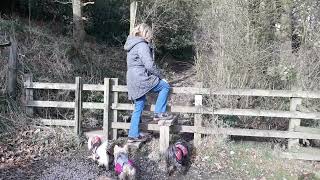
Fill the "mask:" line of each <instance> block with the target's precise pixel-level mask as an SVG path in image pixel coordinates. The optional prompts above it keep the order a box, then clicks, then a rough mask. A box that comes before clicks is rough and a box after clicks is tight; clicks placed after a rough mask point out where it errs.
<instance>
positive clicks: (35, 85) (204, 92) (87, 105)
mask: <svg viewBox="0 0 320 180" xmlns="http://www.w3.org/2000/svg"><path fill="white" fill-rule="evenodd" d="M26 77H27V78H26V81H25V83H24V87H25V89H26V108H27V111H28V112H29V114H31V115H32V113H33V109H32V108H34V107H51V108H70V109H75V120H61V119H59V120H50V119H42V122H43V123H44V124H45V125H57V126H74V127H75V132H77V133H80V132H81V126H80V124H81V110H82V109H100V110H103V112H104V113H103V133H104V134H105V135H106V138H109V137H111V136H112V137H113V138H117V136H118V134H117V130H118V129H129V127H130V123H127V122H121V121H119V119H118V111H132V110H133V109H134V105H132V104H127V103H120V102H119V97H118V94H119V93H125V92H127V87H126V86H123V85H118V79H116V78H106V79H105V80H104V84H82V82H81V78H76V83H75V84H71V83H41V82H32V76H30V75H28V76H26ZM36 89H53V90H70V91H75V92H76V97H77V98H76V100H75V101H74V102H62V101H37V100H33V91H34V90H36ZM83 91H100V92H103V93H104V100H103V102H83V101H82V100H81V94H82V92H83ZM171 91H172V93H173V94H187V95H189V96H194V97H195V101H196V102H195V105H194V106H176V105H172V106H168V111H170V112H177V113H193V114H195V119H194V121H195V122H194V126H181V125H174V126H173V127H172V128H171V129H170V131H171V132H186V133H194V134H195V139H194V140H195V141H200V140H201V134H225V135H235V136H252V137H274V138H289V139H290V140H289V146H290V147H292V146H295V144H296V143H297V142H298V139H320V129H317V128H309V127H301V126H300V122H301V119H314V120H319V119H320V113H319V112H300V110H301V109H305V108H301V101H302V98H320V92H318V91H288V90H260V89H225V90H210V89H208V88H201V83H200V86H197V87H173V88H172V90H171ZM208 95H209V96H210V95H222V96H258V97H281V98H289V99H290V111H280V110H262V109H232V108H221V109H213V108H211V107H205V106H203V105H202V98H204V97H205V96H208ZM154 108H155V106H154V105H147V106H146V107H145V110H149V111H153V110H154ZM203 114H211V115H234V116H263V117H276V118H290V123H289V125H288V131H277V130H256V129H236V128H218V129H217V128H211V127H203V126H202V123H201V122H202V118H201V115H203ZM141 128H142V129H146V130H152V131H160V129H159V126H158V125H154V124H141ZM195 143H197V142H195Z"/></svg>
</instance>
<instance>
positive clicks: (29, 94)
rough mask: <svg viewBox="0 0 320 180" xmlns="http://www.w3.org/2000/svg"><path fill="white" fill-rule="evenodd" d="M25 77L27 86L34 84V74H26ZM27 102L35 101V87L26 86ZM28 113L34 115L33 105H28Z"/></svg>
mask: <svg viewBox="0 0 320 180" xmlns="http://www.w3.org/2000/svg"><path fill="white" fill-rule="evenodd" d="M24 79H25V83H26V86H27V87H30V86H32V81H33V78H32V74H25V75H24ZM25 90H26V92H25V93H26V94H25V96H26V102H25V103H26V104H28V103H29V101H33V89H31V88H26V89H25ZM26 114H27V115H28V116H30V117H32V116H33V107H28V106H26Z"/></svg>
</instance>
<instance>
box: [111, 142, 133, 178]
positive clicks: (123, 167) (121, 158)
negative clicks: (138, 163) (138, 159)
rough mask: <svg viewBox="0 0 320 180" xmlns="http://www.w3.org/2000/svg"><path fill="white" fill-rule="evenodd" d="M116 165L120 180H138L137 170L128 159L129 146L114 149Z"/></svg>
mask: <svg viewBox="0 0 320 180" xmlns="http://www.w3.org/2000/svg"><path fill="white" fill-rule="evenodd" d="M114 165H115V167H114V168H115V171H116V173H117V174H118V175H119V179H120V180H125V179H130V180H134V179H136V168H135V167H134V166H133V162H132V161H131V160H130V159H129V158H128V146H127V145H125V146H124V147H123V148H122V147H119V146H118V145H116V146H115V147H114Z"/></svg>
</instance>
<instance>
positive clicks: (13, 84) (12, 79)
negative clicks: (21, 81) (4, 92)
mask: <svg viewBox="0 0 320 180" xmlns="http://www.w3.org/2000/svg"><path fill="white" fill-rule="evenodd" d="M10 41H11V46H10V57H9V71H8V95H9V96H10V97H11V98H12V99H14V100H15V99H16V95H17V90H16V89H17V64H18V61H17V42H16V40H15V38H13V37H10Z"/></svg>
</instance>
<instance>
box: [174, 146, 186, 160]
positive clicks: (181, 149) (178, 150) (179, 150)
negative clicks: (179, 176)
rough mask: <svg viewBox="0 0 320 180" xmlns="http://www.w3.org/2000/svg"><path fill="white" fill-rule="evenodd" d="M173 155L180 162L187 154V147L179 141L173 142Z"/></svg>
mask: <svg viewBox="0 0 320 180" xmlns="http://www.w3.org/2000/svg"><path fill="white" fill-rule="evenodd" d="M175 155H176V160H177V161H178V163H181V162H182V158H183V157H185V156H187V155H188V149H187V147H185V146H184V145H183V144H181V143H176V144H175Z"/></svg>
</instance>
